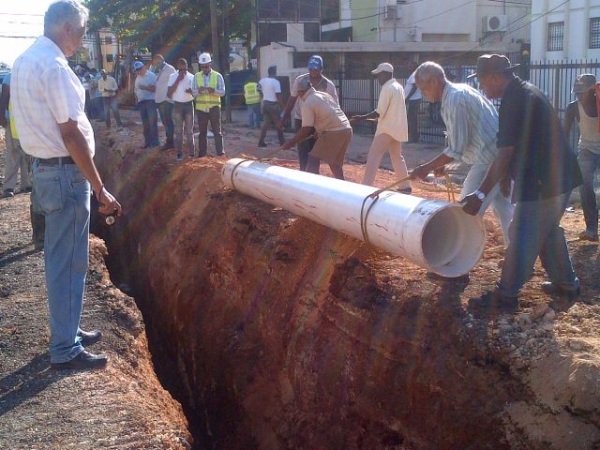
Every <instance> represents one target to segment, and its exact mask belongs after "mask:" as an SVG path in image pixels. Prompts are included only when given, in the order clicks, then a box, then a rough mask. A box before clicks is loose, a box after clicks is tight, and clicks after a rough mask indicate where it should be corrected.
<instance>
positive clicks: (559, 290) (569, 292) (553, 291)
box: [542, 281, 581, 299]
mask: <svg viewBox="0 0 600 450" xmlns="http://www.w3.org/2000/svg"><path fill="white" fill-rule="evenodd" d="M542 291H544V292H545V293H546V294H548V295H560V296H561V297H566V298H570V299H573V298H576V297H579V294H581V287H579V286H578V285H577V286H573V287H568V288H567V287H563V286H560V285H558V284H554V283H553V282H552V281H545V282H543V283H542Z"/></svg>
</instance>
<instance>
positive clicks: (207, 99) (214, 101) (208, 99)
mask: <svg viewBox="0 0 600 450" xmlns="http://www.w3.org/2000/svg"><path fill="white" fill-rule="evenodd" d="M195 78H196V86H198V87H206V86H204V73H203V72H202V71H200V72H198V73H197V74H196V77H195ZM218 79H219V73H218V72H216V71H214V70H211V71H210V78H209V79H208V87H211V88H213V89H217V81H218ZM213 106H218V107H221V97H219V96H218V95H215V94H212V95H211V94H209V93H204V94H199V95H198V97H196V109H197V110H200V111H204V112H208V110H209V109H210V108H212V107H213Z"/></svg>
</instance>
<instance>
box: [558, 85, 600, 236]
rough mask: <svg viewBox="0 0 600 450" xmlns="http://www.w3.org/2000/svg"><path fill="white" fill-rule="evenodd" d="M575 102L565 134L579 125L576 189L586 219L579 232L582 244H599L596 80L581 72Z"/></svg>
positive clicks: (599, 151)
mask: <svg viewBox="0 0 600 450" xmlns="http://www.w3.org/2000/svg"><path fill="white" fill-rule="evenodd" d="M573 94H575V95H576V96H577V100H575V101H574V102H571V103H569V104H568V105H567V111H566V115H565V133H566V135H567V136H569V134H570V133H571V127H572V126H573V123H574V122H575V121H577V122H578V123H579V142H578V144H577V160H578V161H579V168H580V169H581V174H582V176H583V184H582V185H581V186H580V187H579V196H580V197H581V207H582V209H583V218H584V220H585V230H584V231H582V232H581V233H579V239H581V240H583V241H592V242H597V241H598V207H597V206H596V193H595V192H594V178H595V175H596V171H597V170H598V168H599V167H600V132H599V131H598V107H597V106H596V105H597V104H596V95H597V94H596V77H595V76H594V75H592V74H591V73H584V74H581V75H579V76H578V77H577V79H576V80H575V84H574V85H573Z"/></svg>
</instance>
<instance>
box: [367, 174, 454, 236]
mask: <svg viewBox="0 0 600 450" xmlns="http://www.w3.org/2000/svg"><path fill="white" fill-rule="evenodd" d="M410 178H411V177H410V175H409V176H407V177H405V178H402V179H401V180H398V181H396V182H395V183H392V184H390V185H389V186H386V187H384V188H381V189H378V190H376V191H375V192H372V193H371V194H369V195H367V196H366V197H365V198H364V199H363V201H362V205H361V207H360V231H361V233H362V236H363V241H364V242H365V243H366V244H368V245H370V246H372V247H374V245H373V244H371V242H370V241H369V233H368V231H367V230H368V227H367V219H368V217H369V213H370V212H371V208H373V206H374V205H375V203H377V201H378V200H379V196H380V195H381V194H382V193H383V192H385V191H390V190H392V188H394V187H396V186H398V185H400V184H402V183H404V182H405V181H408V180H410ZM444 178H445V181H446V193H447V194H448V202H449V203H456V197H455V195H454V185H453V184H452V180H451V179H450V176H449V175H448V174H444ZM369 199H373V202H372V203H371V204H370V205H369V207H368V208H367V209H366V211H365V205H366V204H367V201H368V200H369Z"/></svg>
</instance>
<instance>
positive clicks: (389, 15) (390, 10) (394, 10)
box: [383, 5, 402, 20]
mask: <svg viewBox="0 0 600 450" xmlns="http://www.w3.org/2000/svg"><path fill="white" fill-rule="evenodd" d="M383 18H384V19H385V20H398V19H401V18H402V7H401V6H400V5H387V6H386V7H385V14H384V16H383Z"/></svg>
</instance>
